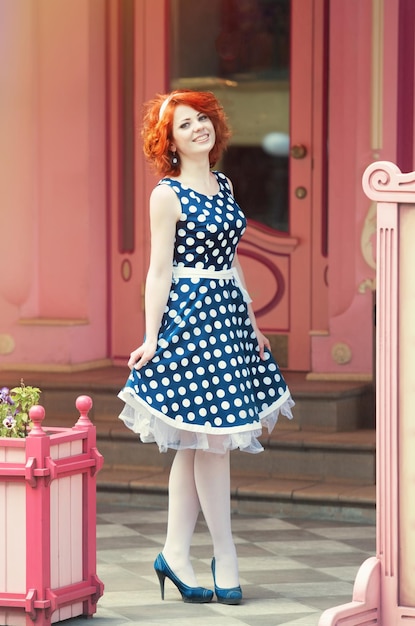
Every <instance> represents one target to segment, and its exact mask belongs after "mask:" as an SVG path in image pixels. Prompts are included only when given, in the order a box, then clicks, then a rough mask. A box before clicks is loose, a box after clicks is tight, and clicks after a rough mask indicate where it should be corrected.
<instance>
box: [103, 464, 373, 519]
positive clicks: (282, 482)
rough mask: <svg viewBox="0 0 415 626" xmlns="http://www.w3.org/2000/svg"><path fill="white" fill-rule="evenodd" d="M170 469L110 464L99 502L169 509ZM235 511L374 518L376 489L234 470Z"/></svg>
mask: <svg viewBox="0 0 415 626" xmlns="http://www.w3.org/2000/svg"><path fill="white" fill-rule="evenodd" d="M168 478H169V467H161V466H157V467H151V466H137V465H135V466H133V467H128V466H112V467H111V466H108V465H107V464H105V465H104V468H103V469H102V470H101V471H100V473H99V474H98V477H97V485H98V500H99V501H100V502H109V503H119V504H128V505H137V506H161V507H163V508H166V507H167V499H168V495H167V494H168ZM231 501H232V511H233V512H234V513H244V514H249V513H252V514H254V513H255V514H259V513H261V514H263V515H275V516H278V517H297V518H298V517H306V518H308V519H313V518H314V519H323V518H325V519H333V520H334V519H336V520H342V521H346V522H358V523H368V524H374V523H375V522H376V487H375V485H373V484H359V485H356V484H350V483H344V482H336V481H333V480H326V481H318V480H316V481H313V480H305V479H287V478H285V479H284V478H278V477H275V476H267V475H261V474H258V473H255V474H254V473H252V472H234V471H232V472H231Z"/></svg>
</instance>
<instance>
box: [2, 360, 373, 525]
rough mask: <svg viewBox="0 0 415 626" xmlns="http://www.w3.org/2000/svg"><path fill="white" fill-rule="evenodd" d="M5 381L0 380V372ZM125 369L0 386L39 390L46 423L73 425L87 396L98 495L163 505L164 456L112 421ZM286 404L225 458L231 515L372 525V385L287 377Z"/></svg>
mask: <svg viewBox="0 0 415 626" xmlns="http://www.w3.org/2000/svg"><path fill="white" fill-rule="evenodd" d="M3 374H4V375H3ZM126 374H127V372H126V370H125V368H119V367H118V368H117V367H109V368H101V369H96V370H89V371H86V372H73V373H53V374H48V373H44V372H26V373H24V374H22V373H21V372H14V373H13V372H2V377H1V378H2V384H3V385H7V386H15V385H17V384H18V383H19V380H20V378H21V377H23V378H24V381H25V383H26V384H28V385H29V384H31V385H36V386H39V387H40V388H41V389H42V396H41V404H43V406H44V407H45V410H46V419H45V422H44V423H45V425H46V426H57V427H61V426H73V425H74V423H75V422H76V421H77V419H78V412H77V410H76V407H75V401H76V398H77V397H78V396H79V395H84V394H87V395H90V396H91V397H92V399H93V408H92V410H91V412H90V418H91V420H92V421H93V422H94V424H95V426H96V428H97V442H98V443H97V445H98V449H99V451H100V452H101V454H103V456H104V459H105V464H104V468H103V470H102V471H101V472H100V473H99V474H98V477H97V484H98V491H99V498H100V499H101V500H102V499H109V500H110V501H111V502H114V501H117V500H121V501H125V500H127V501H137V502H138V503H143V501H145V500H148V499H150V501H151V503H154V499H156V500H160V499H161V500H162V501H163V502H164V500H165V499H166V497H167V484H168V474H169V469H170V466H171V461H172V458H173V456H174V452H173V451H169V452H167V453H166V454H160V453H159V451H158V448H157V447H156V446H155V445H149V444H142V443H141V442H140V441H139V440H138V437H137V436H136V435H134V434H133V433H132V432H131V431H129V430H128V429H127V428H126V427H125V426H124V424H123V423H122V422H121V421H120V420H119V419H118V414H119V412H120V410H121V408H122V402H121V401H120V400H119V399H118V398H117V393H118V391H119V389H120V388H121V387H122V385H123V383H124V381H125V377H126ZM286 377H287V380H288V383H289V386H290V389H291V392H292V395H293V397H294V399H295V402H296V406H295V407H294V411H293V412H294V420H293V421H292V422H290V421H288V420H286V419H285V418H283V417H282V418H280V421H279V422H278V424H277V426H276V428H275V429H274V431H273V433H272V434H271V435H268V434H266V433H264V434H263V436H262V438H261V443H262V445H263V447H264V452H262V453H261V454H247V453H243V452H240V451H238V450H236V451H234V452H232V455H231V474H232V503H233V507H234V509H237V510H240V511H242V510H243V511H244V512H249V511H255V512H258V511H263V512H264V514H265V513H268V512H269V513H271V514H273V513H275V514H278V515H281V514H285V513H286V514H287V515H298V514H299V512H300V511H303V512H304V514H305V515H307V516H317V517H318V516H320V517H321V516H322V515H324V516H326V517H327V516H328V517H331V516H333V517H337V518H339V519H340V518H342V519H354V518H357V519H362V520H363V521H364V520H366V519H367V520H368V521H371V522H373V521H374V518H375V491H376V488H375V456H376V450H375V446H376V444H375V430H374V423H375V419H374V389H373V385H369V384H367V383H356V382H354V383H353V382H338V381H337V382H332V381H309V380H307V379H306V377H305V376H304V374H299V373H292V372H290V373H288V374H287V375H286Z"/></svg>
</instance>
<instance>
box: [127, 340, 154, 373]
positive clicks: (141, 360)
mask: <svg viewBox="0 0 415 626" xmlns="http://www.w3.org/2000/svg"><path fill="white" fill-rule="evenodd" d="M156 348H157V343H156V342H153V341H145V342H144V343H143V344H142V345H141V346H139V347H138V348H136V349H135V350H133V352H131V354H130V358H129V360H128V367H129V368H130V370H132V369H133V368H134V369H136V370H139V369H141V368H142V367H143V365H147V363H148V362H149V361H151V359H152V358H153V356H154V355H155V352H156Z"/></svg>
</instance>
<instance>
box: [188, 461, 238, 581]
mask: <svg viewBox="0 0 415 626" xmlns="http://www.w3.org/2000/svg"><path fill="white" fill-rule="evenodd" d="M194 467H195V470H194V471H195V483H196V488H197V493H198V495H199V501H200V505H201V507H202V512H203V515H204V517H205V520H206V523H207V525H208V528H209V532H210V534H211V537H212V541H213V550H214V555H215V561H216V584H217V586H218V587H222V588H225V589H228V588H230V587H237V586H238V585H239V574H238V561H237V555H236V549H235V544H234V541H233V537H232V528H231V493H230V460H229V451H228V452H227V453H225V454H223V455H222V454H215V453H213V452H204V451H203V450H196V454H195V463H194Z"/></svg>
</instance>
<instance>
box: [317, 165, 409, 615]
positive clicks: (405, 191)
mask: <svg viewBox="0 0 415 626" xmlns="http://www.w3.org/2000/svg"><path fill="white" fill-rule="evenodd" d="M363 188H364V191H365V193H366V195H367V196H368V197H369V198H370V199H371V200H373V201H375V202H377V203H378V205H377V324H376V408H377V431H376V437H377V443H376V447H377V469H376V476H377V480H376V484H377V494H376V498H377V509H376V510H377V519H376V524H377V528H376V531H377V532H376V557H371V558H370V559H368V560H367V561H365V563H363V565H362V567H361V568H360V570H359V573H358V575H357V578H356V581H355V586H354V590H353V600H352V602H350V603H348V604H344V605H342V606H338V607H335V608H332V609H329V610H327V611H325V612H324V613H323V615H322V616H321V618H320V621H319V626H340V625H341V626H363V625H365V624H381V625H383V626H397V625H398V624H401V623H405V625H408V624H415V591H414V584H413V581H414V572H415V510H414V507H413V505H412V504H411V497H410V494H411V492H412V491H413V482H414V475H415V457H414V454H413V450H414V444H415V433H414V428H413V406H414V395H415V368H414V358H415V356H414V346H415V330H414V323H413V320H414V319H415V293H414V289H413V276H412V274H413V267H414V264H415V247H414V245H413V242H414V239H415V210H414V209H415V172H412V173H410V174H402V173H401V172H400V170H399V168H398V167H397V166H396V165H394V164H393V163H389V162H387V161H380V162H377V163H373V164H372V165H370V166H369V167H368V168H367V169H366V171H365V173H364V176H363Z"/></svg>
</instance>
